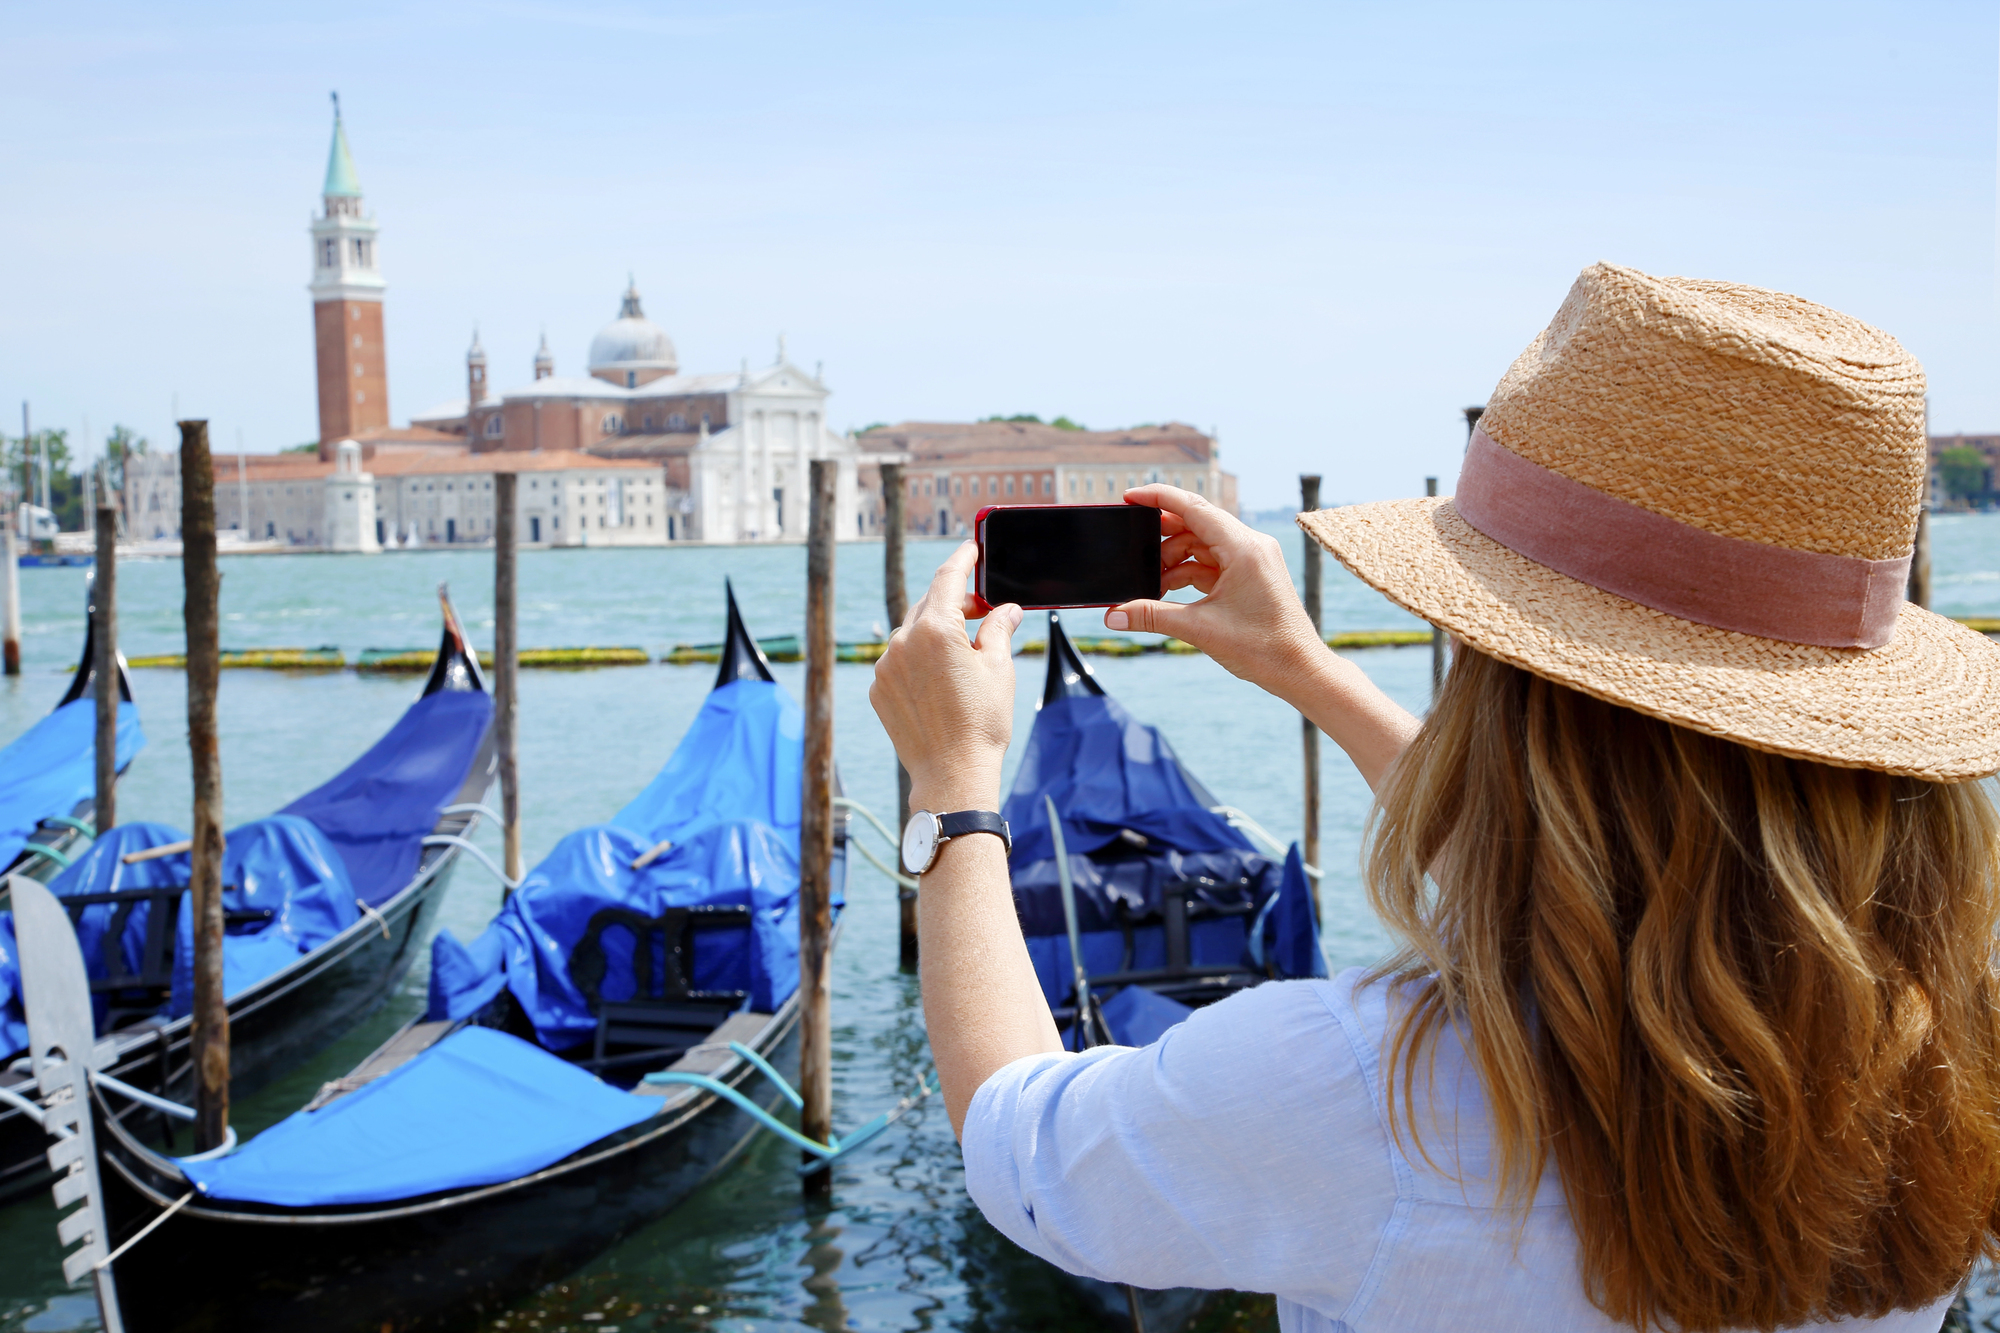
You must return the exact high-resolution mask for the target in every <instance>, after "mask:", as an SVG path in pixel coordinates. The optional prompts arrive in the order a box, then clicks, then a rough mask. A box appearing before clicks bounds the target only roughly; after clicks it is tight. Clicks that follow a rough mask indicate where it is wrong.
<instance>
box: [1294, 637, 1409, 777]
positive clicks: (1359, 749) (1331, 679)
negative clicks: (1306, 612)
mask: <svg viewBox="0 0 2000 1333" xmlns="http://www.w3.org/2000/svg"><path fill="white" fill-rule="evenodd" d="M1266 688H1268V689H1270V691H1271V692H1272V693H1273V694H1275V695H1277V696H1278V697H1279V698H1281V699H1283V700H1284V701H1285V702H1286V703H1288V704H1290V705H1291V706H1292V707H1294V708H1296V709H1298V710H1299V711H1300V712H1301V713H1303V714H1305V715H1306V716H1307V717H1308V718H1310V719H1312V722H1313V724H1314V725H1315V726H1317V727H1318V728H1319V729H1320V730H1321V731H1324V732H1325V733H1326V734H1327V735H1328V736H1330V737H1332V738H1333V741H1334V743H1335V744H1336V745H1338V746H1340V748H1341V749H1342V750H1345V751H1346V752H1347V757H1348V758H1349V759H1350V760H1351V761H1353V764H1354V767H1355V768H1356V769H1358V770H1359V771H1360V773H1361V777H1362V779H1363V780H1364V781H1365V782H1367V784H1368V787H1369V790H1371V791H1379V790H1380V789H1381V785H1382V778H1383V777H1384V775H1386V774H1387V773H1388V771H1389V766H1390V765H1391V764H1393V763H1394V762H1395V761H1396V757H1397V756H1398V755H1400V754H1402V752H1403V749H1404V747H1405V746H1407V745H1409V743H1410V741H1411V739H1412V738H1413V737H1414V736H1415V735H1416V734H1417V729H1418V728H1419V727H1421V726H1422V725H1423V724H1422V723H1421V722H1419V721H1418V720H1417V719H1416V718H1415V717H1412V716H1411V715H1410V714H1409V712H1408V711H1407V710H1405V709H1404V708H1403V707H1402V705H1400V704H1398V703H1397V702H1396V701H1395V700H1393V699H1391V698H1390V697H1389V696H1388V695H1386V694H1384V693H1383V692H1382V691H1381V689H1380V688H1378V687H1377V686H1376V684H1375V682H1374V681H1372V680H1370V679H1368V676H1367V673H1366V672H1364V671H1362V669H1361V668H1360V667H1358V666H1356V665H1354V663H1353V662H1351V661H1349V660H1348V659H1347V658H1345V657H1342V656H1341V655H1340V654H1338V653H1336V652H1334V651H1333V650H1332V649H1329V648H1307V649H1306V650H1304V651H1303V652H1302V653H1301V654H1300V657H1299V660H1298V661H1297V662H1296V663H1295V664H1294V665H1293V667H1292V669H1291V670H1289V671H1286V672H1285V673H1284V674H1283V675H1282V676H1279V677H1277V678H1275V679H1273V680H1271V681H1270V682H1269V683H1268V684H1267V685H1266Z"/></svg>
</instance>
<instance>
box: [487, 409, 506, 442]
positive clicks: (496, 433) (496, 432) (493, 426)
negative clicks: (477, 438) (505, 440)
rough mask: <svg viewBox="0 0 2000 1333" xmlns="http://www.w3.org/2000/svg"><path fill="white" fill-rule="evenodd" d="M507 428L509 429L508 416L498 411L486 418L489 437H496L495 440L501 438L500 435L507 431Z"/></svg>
mask: <svg viewBox="0 0 2000 1333" xmlns="http://www.w3.org/2000/svg"><path fill="white" fill-rule="evenodd" d="M506 429H507V423H506V418H505V417H503V416H501V415H500V414H499V413H498V412H495V413H494V414H493V415H492V416H490V417H488V418H486V434H487V437H488V438H489V439H495V440H497V439H499V438H500V436H501V435H502V434H503V433H504V432H505V431H506Z"/></svg>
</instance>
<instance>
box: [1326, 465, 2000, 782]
mask: <svg viewBox="0 0 2000 1333" xmlns="http://www.w3.org/2000/svg"><path fill="white" fill-rule="evenodd" d="M1299 526H1300V527H1302V528H1304V529H1305V530H1306V532H1307V534H1308V535H1310V536H1312V537H1313V538H1315V539H1316V540H1317V541H1318V542H1319V543H1320V545H1322V546H1324V547H1325V548H1326V549H1327V550H1329V551H1331V552H1332V553H1333V554H1334V556H1335V557H1336V558H1337V559H1338V560H1339V561H1340V562H1341V563H1342V564H1344V565H1346V566H1347V567H1348V568H1349V569H1351V570H1353V571H1354V573H1355V574H1356V575H1357V576H1359V577H1360V578H1361V579H1362V580H1363V581H1364V582H1366V583H1367V584H1369V585H1370V586H1371V587H1373V588H1375V589H1376V590H1378V591H1379V592H1381V593H1383V594H1384V595H1385V596H1387V597H1388V598H1389V599H1390V600H1392V601H1394V602H1396V603H1397V604H1398V605H1400V606H1403V607H1405V608H1407V609H1408V610H1410V611H1411V612H1413V613H1415V614H1416V615H1419V616H1421V617H1423V618H1424V619H1425V620H1428V621H1430V622H1431V623H1432V624H1435V625H1439V626H1442V627H1443V628H1444V629H1447V630H1449V631H1450V632H1451V633H1453V634H1455V635H1457V636H1458V637H1459V638H1460V639H1462V640H1464V641H1465V642H1466V643H1468V644H1470V645H1471V646H1472V647H1474V648H1476V649H1478V650H1479V651H1481V652H1483V653H1487V654H1489V655H1490V656H1493V657H1497V658H1499V659H1501V660H1502V661H1504V662H1511V663H1513V664H1514V665H1515V666H1518V667H1522V668H1525V669H1526V670H1529V671H1532V672H1534V673H1535V674H1536V675H1539V676H1544V677H1547V678H1548V679H1550V680H1553V681H1557V682H1559V683H1561V684H1564V685H1568V686H1570V687H1572V688H1574V689H1578V690H1581V691H1583V692H1584V693H1585V694H1589V695H1593V696H1595V697H1597V698H1599V699H1603V700H1606V701H1608V702H1610V703H1615V704H1623V705H1624V706H1625V707H1627V708H1632V709H1636V710H1637V711H1639V712H1641V713H1645V714H1647V715H1649V716H1652V717H1657V718H1660V719H1662V720H1664V721H1667V722H1674V723H1678V724H1679V725H1681V726H1684V727H1690V728H1692V729H1694V730H1696V731H1700V732H1706V733H1707V734H1709V735H1711V736H1720V737H1722V738H1724V739H1726V740H1732V741H1738V742H1741V743H1742V744H1744V745H1748V746H1750V747H1751V748H1753V749H1757V750H1765V751H1768V752H1770V753H1772V754H1782V755H1789V756H1792V757H1794V758H1800V759H1812V760H1817V761H1819V762H1821V763H1826V764H1833V765H1836V766H1839V767H1842V768H1871V769H1877V770H1880V771H1882V772H1885V773H1896V774H1902V775H1906V776H1909V777H1915V778H1926V779H1929V780H1931V781H1933V782H1958V781H1963V780H1964V779H1967V778H1976V777H1984V776H1986V775H1987V774H1989V773H1993V772H1995V771H2000V645H1995V644H1994V643H1992V642H1991V641H1989V640H1988V639H1987V638H1986V637H1985V636H1983V635H1980V634H1975V633H1974V632H1973V631H1971V630H1969V629H1966V628H1965V627H1964V626H1963V625H1958V624H1954V623H1953V622H1952V621H1949V620H1946V619H1945V618H1944V617H1943V616H1939V615H1934V614H1932V613H1931V612H1929V611H1925V610H1923V609H1921V608H1919V607H1916V606H1914V605H1908V606H1905V607H1904V608H1903V611H1902V614H1901V616H1900V617H1899V618H1898V620H1897V623H1896V634H1895V637H1894V638H1893V639H1892V640H1891V641H1890V642H1889V643H1887V644H1885V645H1884V646H1882V647H1880V648H1870V649H1859V648H1820V647H1814V646H1812V645H1808V644H1796V643H1784V642H1780V641H1778V640H1775V639H1764V638H1758V637H1756V636H1754V635H1749V634H1737V633H1735V632H1733V631H1730V630H1722V629H1716V628H1714V627H1713V626H1710V625H1700V624H1696V623H1694V622H1693V621H1688V620H1681V619H1679V618H1677V617H1674V616H1670V615H1665V614H1663V613H1661V612H1659V611H1655V610H1653V609H1651V608H1650V607H1645V606H1641V605H1639V604H1638V603H1637V602H1628V601H1626V600H1625V599H1624V598H1622V597H1615V596H1613V595H1612V594H1610V593H1608V592H1605V591H1603V590H1602V589H1600V588H1594V587H1591V586H1590V585H1589V584H1587V583H1581V582H1578V581H1577V580H1575V579H1572V578H1568V577H1566V576H1564V575H1562V574H1558V573H1556V572H1555V571H1554V570H1552V569H1550V568H1548V566H1546V565H1539V564H1536V563H1535V562H1534V561H1532V560H1529V559H1527V558H1526V557H1525V556H1521V555H1516V554H1515V553H1514V552H1513V551H1511V550H1509V549H1508V548H1506V547H1504V546H1502V545H1500V544H1499V543H1498V542H1496V541H1494V540H1492V539H1491V538H1489V537H1487V536H1485V535H1484V534H1482V533H1480V532H1478V531H1477V530H1475V529H1474V528H1473V527H1472V526H1471V525H1470V524H1468V523H1467V522H1466V521H1465V520H1464V519H1463V518H1461V517H1459V514H1458V511H1457V510H1456V509H1455V508H1454V507H1453V506H1452V503H1451V501H1450V500H1449V499H1441V500H1392V501H1387V502H1384V503H1379V504H1365V505H1350V506H1347V507H1345V508H1341V509H1322V510H1318V511H1316V512H1313V513H1307V514H1301V515H1299Z"/></svg>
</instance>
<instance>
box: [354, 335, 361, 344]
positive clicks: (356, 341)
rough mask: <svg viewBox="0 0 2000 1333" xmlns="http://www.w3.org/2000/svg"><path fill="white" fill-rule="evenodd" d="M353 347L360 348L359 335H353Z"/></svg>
mask: <svg viewBox="0 0 2000 1333" xmlns="http://www.w3.org/2000/svg"><path fill="white" fill-rule="evenodd" d="M354 345H355V346H356V347H359V346H361V335H360V334H358V333H357V334H355V335H354Z"/></svg>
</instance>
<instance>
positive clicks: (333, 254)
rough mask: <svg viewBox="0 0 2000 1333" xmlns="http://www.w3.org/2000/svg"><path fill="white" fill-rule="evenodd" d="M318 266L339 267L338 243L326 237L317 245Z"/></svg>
mask: <svg viewBox="0 0 2000 1333" xmlns="http://www.w3.org/2000/svg"><path fill="white" fill-rule="evenodd" d="M319 266H320V267H321V268H339V267H340V242H339V241H336V240H334V239H333V238H332V237H330V236H329V237H328V238H327V239H326V240H323V241H321V242H320V243H319Z"/></svg>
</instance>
